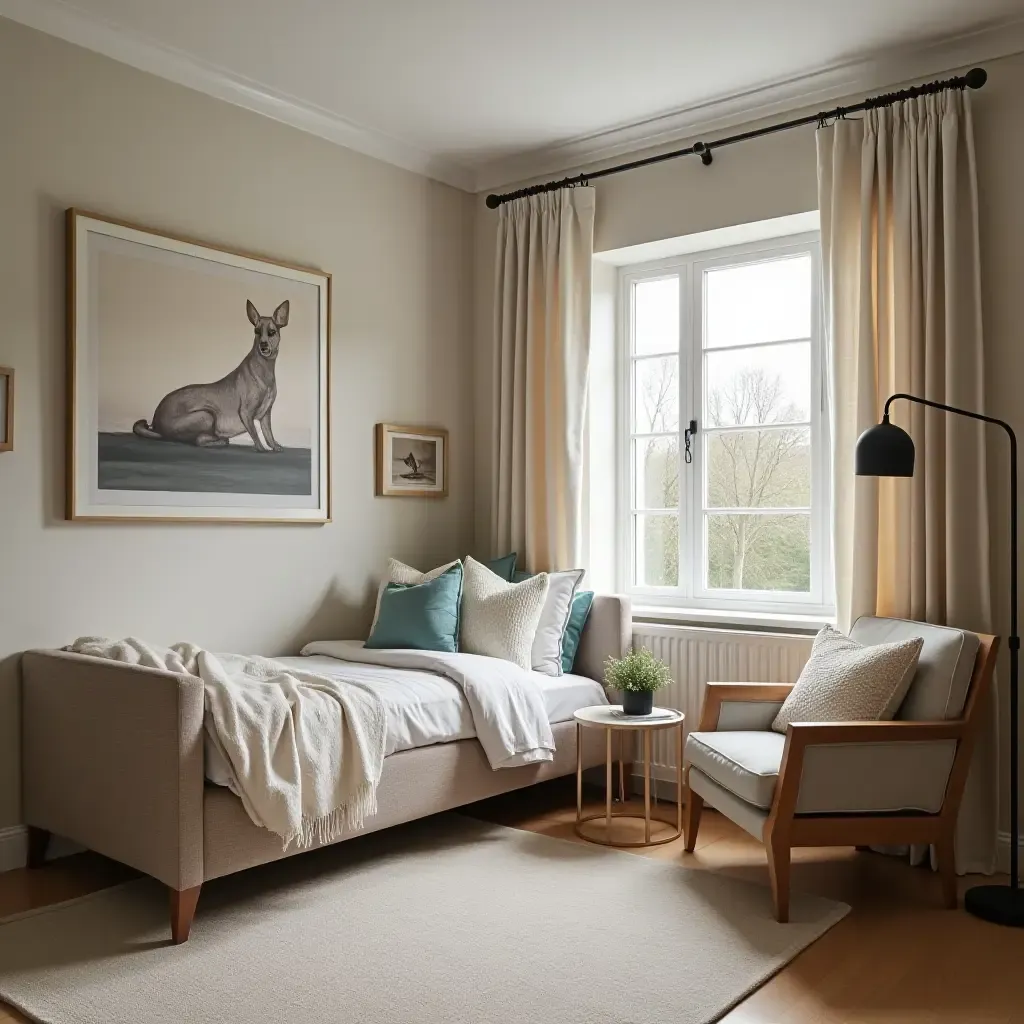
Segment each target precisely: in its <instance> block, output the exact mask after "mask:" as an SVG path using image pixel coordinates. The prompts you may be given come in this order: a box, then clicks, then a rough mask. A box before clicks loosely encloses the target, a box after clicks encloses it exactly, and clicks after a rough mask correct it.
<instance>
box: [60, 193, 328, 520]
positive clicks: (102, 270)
mask: <svg viewBox="0 0 1024 1024" xmlns="http://www.w3.org/2000/svg"><path fill="white" fill-rule="evenodd" d="M67 245H68V367H69V378H68V379H69V386H68V445H67V451H68V467H67V513H66V514H67V518H68V519H72V520H99V521H106V522H138V521H160V522H205V523H209V522H223V523H257V522H259V523H307V524H323V523H327V522H329V521H330V517H331V479H330V443H331V438H330V302H331V275H330V274H327V273H325V272H323V271H321V270H315V269H312V268H309V267H304V266H296V265H293V264H290V263H283V262H278V261H275V260H270V259H266V258H264V257H262V256H255V255H250V254H247V253H243V252H239V251H235V250H231V249H225V248H221V247H218V246H215V245H209V244H206V243H204V242H200V241H196V240H194V239H187V238H182V237H178V236H175V235H168V234H164V233H162V232H157V231H153V230H150V229H149V228H145V227H142V226H140V225H137V224H132V223H129V222H127V221H121V220H115V219H111V218H108V217H102V216H99V215H98V214H94V213H88V212H85V211H82V210H77V209H69V210H68V211H67Z"/></svg>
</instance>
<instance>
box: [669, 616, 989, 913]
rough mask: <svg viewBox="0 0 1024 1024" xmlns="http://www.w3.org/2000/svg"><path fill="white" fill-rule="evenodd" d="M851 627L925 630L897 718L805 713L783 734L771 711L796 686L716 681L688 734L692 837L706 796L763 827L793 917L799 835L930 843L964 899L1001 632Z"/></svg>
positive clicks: (855, 842) (861, 632)
mask: <svg viewBox="0 0 1024 1024" xmlns="http://www.w3.org/2000/svg"><path fill="white" fill-rule="evenodd" d="M850 635H851V637H852V638H853V639H854V640H857V641H858V642H860V643H862V644H872V643H884V642H891V641H897V640H904V639H907V638H908V637H912V636H920V637H922V639H923V640H924V646H923V648H922V651H921V658H920V661H919V664H918V669H917V672H916V674H915V676H914V680H913V682H912V683H911V687H910V690H909V691H908V693H907V696H906V698H905V699H904V701H903V704H902V705H901V707H900V710H899V712H898V715H897V719H896V720H894V721H890V722H842V723H818V722H801V723H794V724H791V725H790V726H789V728H788V730H787V732H786V734H785V735H784V736H783V735H782V734H780V733H776V732H773V731H772V730H771V723H772V721H773V720H774V718H775V715H776V713H777V712H778V709H779V708H780V707H781V705H782V702H783V701H784V700H785V699H786V696H787V695H788V694H789V691H790V690H791V689H792V686H790V685H788V684H776V683H709V684H708V687H707V692H706V694H705V697H704V708H703V712H702V714H701V720H700V728H699V730H698V731H696V732H692V733H690V735H689V737H688V739H687V743H686V752H685V755H684V773H685V776H686V781H687V784H688V788H689V799H688V803H687V810H686V825H685V832H686V849H687V850H688V851H691V852H692V850H693V849H694V845H695V843H696V841H697V829H698V828H699V826H700V818H701V811H702V809H703V807H704V804H705V802H706V803H709V804H711V805H712V806H713V807H715V808H716V809H717V810H719V811H720V812H721V813H723V814H724V815H725V816H726V817H728V818H730V819H731V820H732V821H734V822H736V824H738V825H739V826H740V827H742V828H743V829H745V830H746V831H747V832H749V833H750V834H751V835H754V836H756V837H757V838H759V839H761V840H762V841H763V842H764V844H765V846H766V847H767V852H768V873H769V876H770V879H771V887H772V899H773V902H774V904H775V916H776V918H777V919H778V920H779V921H783V922H784V921H787V920H788V919H789V875H790V850H791V849H792V848H793V847H795V846H847V845H849V846H862V845H863V846H866V845H870V844H875V843H879V844H903V843H930V844H932V845H933V846H934V847H935V850H936V853H937V858H938V868H939V874H940V877H941V882H942V891H943V896H944V898H945V901H946V904H947V906H949V907H951V908H953V907H956V905H957V893H956V864H955V861H954V846H953V842H954V835H955V830H956V819H957V814H958V812H959V810H960V800H961V797H962V796H963V790H964V784H965V782H966V780H967V771H968V768H969V767H970V762H971V753H972V751H973V747H974V740H975V735H976V731H977V722H978V708H979V704H980V703H981V701H982V698H983V697H984V695H985V693H986V691H987V689H988V687H989V685H990V682H991V679H992V670H993V668H994V666H995V659H996V651H997V647H998V642H999V641H998V638H997V637H992V636H978V635H976V634H973V633H968V632H965V631H963V630H958V629H951V628H948V627H944V626H932V625H926V624H923V623H918V622H907V621H905V620H902V619H882V618H874V617H870V618H862V619H860V620H859V621H858V622H857V623H856V625H855V626H854V628H853V630H852V631H851V634H850Z"/></svg>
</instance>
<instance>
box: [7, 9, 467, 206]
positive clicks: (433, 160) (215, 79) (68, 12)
mask: <svg viewBox="0 0 1024 1024" xmlns="http://www.w3.org/2000/svg"><path fill="white" fill-rule="evenodd" d="M0 16H3V17H5V18H9V19H11V21H17V22H20V23H21V24H22V25H27V26H29V28H34V29H38V30H39V31H40V32H45V33H47V34H48V35H51V36H57V37H58V38H60V39H64V40H65V41H67V42H69V43H74V44H75V45H76V46H81V47H84V48H85V49H87V50H93V51H95V52H96V53H101V54H103V55H104V56H105V57H110V58H112V59H113V60H116V61H119V62H120V63H122V64H129V65H130V66H131V67H134V68H138V69H139V70H140V71H147V72H149V73H150V74H153V75H157V76H158V77H160V78H166V79H168V80H169V81H172V82H176V83H177V84H178V85H184V86H187V87H188V88H190V89H195V90H197V91H198V92H202V93H205V94H206V95H208V96H212V97H214V98H215V99H219V100H224V101H226V102H228V103H232V104H234V105H235V106H238V107H244V108H245V109H246V110H252V111H255V112H256V113H258V114H263V115H265V116H266V117H271V118H273V119H274V120H275V121H281V122H283V123H284V124H288V125H291V126H292V127H293V128H299V129H301V130H302V131H305V132H309V133H310V134H311V135H317V136H319V137H320V138H322V139H327V140H328V141H329V142H333V143H336V144H337V145H339V146H344V147H345V148H347V149H352V150H355V151H356V152H357V153H362V154H364V155H365V156H370V157H374V158H375V159H377V160H383V161H384V162H385V163H389V164H393V165H394V166H396V167H401V168H403V169H404V170H407V171H413V172H415V173H416V174H422V175H425V176H426V177H428V178H433V179H434V180H436V181H440V182H443V183H444V184H446V185H451V186H453V187H455V188H458V189H462V190H463V191H472V190H473V185H474V181H475V176H474V174H473V172H472V171H471V170H470V169H469V168H467V167H464V166H462V165H461V164H457V163H454V162H452V161H450V160H445V159H442V158H439V157H437V156H435V155H434V154H431V153H429V152H427V151H425V150H423V149H420V148H419V147H418V146H414V145H411V144H409V143H407V142H403V141H402V140H400V139H396V138H393V137H392V136H390V135H387V134H385V133H384V132H378V131H375V130H374V129H372V128H366V127H364V126H363V125H359V124H356V123H354V122H352V121H349V120H346V119H345V118H343V117H339V116H338V115H337V114H335V113H333V112H331V111H329V110H326V109H324V108H322V107H319V106H316V105H315V104H312V103H307V102H305V101H303V100H299V99H296V98H295V97H293V96H289V95H287V94H285V93H281V92H277V91H275V90H273V89H268V88H267V87H266V86H263V85H260V84H259V83H257V82H254V81H252V80H250V79H247V78H243V77H241V76H239V75H235V74H232V73H231V72H228V71H225V70H224V69H223V68H219V67H217V66H215V65H213V64H208V63H206V62H204V61H200V60H197V59H196V58H194V57H192V56H190V55H189V54H186V53H184V52H182V51H181V50H178V49H175V48H173V47H169V46H165V45H163V44H162V43H158V42H156V41H155V40H153V39H150V38H148V37H146V36H143V35H139V34H138V33H134V32H130V31H128V30H126V29H123V28H121V27H119V26H117V25H113V24H110V23H109V22H106V21H104V20H102V19H99V18H96V17H94V16H93V15H90V14H86V13H85V12H84V11H81V10H78V9H77V8H74V7H72V6H70V5H69V4H67V3H65V2H63V0H0Z"/></svg>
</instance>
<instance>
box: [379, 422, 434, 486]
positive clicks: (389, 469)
mask: <svg viewBox="0 0 1024 1024" xmlns="http://www.w3.org/2000/svg"><path fill="white" fill-rule="evenodd" d="M448 461H449V460H448V431H447V430H444V429H443V428H440V427H403V426H399V425H397V424H394V423H378V424H377V425H376V427H375V428H374V481H375V486H374V493H375V494H376V496H377V497H378V498H381V497H388V498H447V497H448Z"/></svg>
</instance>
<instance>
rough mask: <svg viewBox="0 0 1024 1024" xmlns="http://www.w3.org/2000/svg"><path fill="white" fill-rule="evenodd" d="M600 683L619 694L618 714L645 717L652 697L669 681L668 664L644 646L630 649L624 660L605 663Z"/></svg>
mask: <svg viewBox="0 0 1024 1024" xmlns="http://www.w3.org/2000/svg"><path fill="white" fill-rule="evenodd" d="M604 681H605V684H606V685H607V686H609V687H610V688H611V689H613V690H619V691H621V693H622V711H623V713H624V714H627V715H649V714H650V713H651V710H652V708H653V707H654V694H655V693H656V692H657V691H658V690H660V689H661V688H662V687H663V686H667V685H668V684H669V683H670V682H671V681H672V673H671V671H670V670H669V667H668V665H666V664H665V662H663V661H659V660H658V659H657V658H656V657H655V656H654V655H653V654H651V652H650V651H649V650H648V649H647V648H646V647H640V648H637V649H635V650H632V651H630V652H629V654H627V655H626V656H625V657H624V658H609V659H608V660H607V661H606V662H605V671H604Z"/></svg>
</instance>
